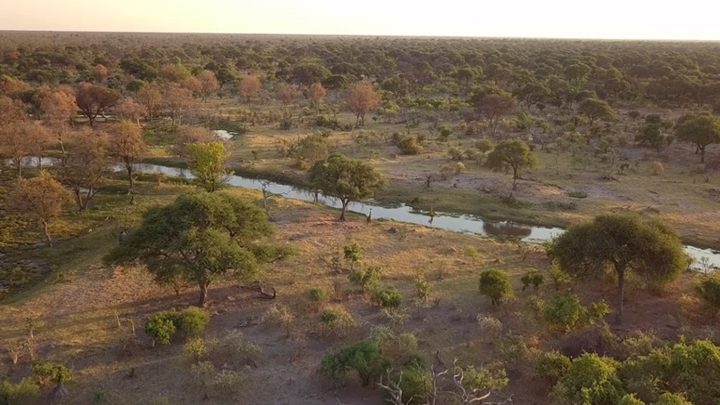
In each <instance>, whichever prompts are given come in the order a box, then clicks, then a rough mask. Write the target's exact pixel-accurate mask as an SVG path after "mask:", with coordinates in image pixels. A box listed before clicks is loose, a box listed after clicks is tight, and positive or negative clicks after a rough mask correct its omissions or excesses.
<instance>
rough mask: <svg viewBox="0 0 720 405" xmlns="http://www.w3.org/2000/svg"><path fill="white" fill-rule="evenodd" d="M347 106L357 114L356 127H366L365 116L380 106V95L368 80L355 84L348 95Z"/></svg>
mask: <svg viewBox="0 0 720 405" xmlns="http://www.w3.org/2000/svg"><path fill="white" fill-rule="evenodd" d="M346 102H347V106H348V109H349V110H350V111H352V112H353V113H354V114H355V118H356V120H355V126H359V127H361V126H363V125H365V115H366V114H367V113H369V112H371V111H373V110H375V109H376V108H377V106H378V105H379V104H380V95H379V94H378V93H377V91H375V87H374V86H373V84H372V83H371V82H370V81H368V80H363V81H360V82H358V83H355V84H354V85H353V86H352V87H351V88H350V90H349V91H348V94H347V100H346Z"/></svg>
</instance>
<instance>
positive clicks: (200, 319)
mask: <svg viewBox="0 0 720 405" xmlns="http://www.w3.org/2000/svg"><path fill="white" fill-rule="evenodd" d="M208 322H210V315H209V314H208V313H207V312H205V311H204V310H203V309H201V308H198V307H188V308H187V309H186V310H185V311H183V313H182V314H180V317H179V318H178V325H177V329H178V330H179V331H180V332H182V334H183V335H185V337H198V336H201V335H202V334H203V333H205V328H206V327H207V324H208Z"/></svg>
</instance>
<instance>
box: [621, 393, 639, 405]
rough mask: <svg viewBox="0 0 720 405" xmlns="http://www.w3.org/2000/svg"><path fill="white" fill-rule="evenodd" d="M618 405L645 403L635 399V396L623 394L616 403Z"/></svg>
mask: <svg viewBox="0 0 720 405" xmlns="http://www.w3.org/2000/svg"><path fill="white" fill-rule="evenodd" d="M618 405H645V402H643V401H641V400H639V399H637V398H636V397H635V394H625V395H624V396H623V397H622V398H621V399H620V402H618Z"/></svg>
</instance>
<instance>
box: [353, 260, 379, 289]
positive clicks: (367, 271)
mask: <svg viewBox="0 0 720 405" xmlns="http://www.w3.org/2000/svg"><path fill="white" fill-rule="evenodd" d="M381 276H382V269H381V268H380V267H377V266H367V267H361V268H358V269H355V270H352V271H351V272H350V276H349V278H350V282H351V283H353V284H355V285H358V286H360V287H362V288H363V289H364V290H366V289H370V288H371V287H373V286H375V285H377V284H379V283H380V278H381Z"/></svg>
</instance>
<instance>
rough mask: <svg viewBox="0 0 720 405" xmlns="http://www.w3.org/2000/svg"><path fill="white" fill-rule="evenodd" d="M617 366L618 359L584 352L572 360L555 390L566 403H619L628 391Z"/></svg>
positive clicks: (555, 393) (614, 404)
mask: <svg viewBox="0 0 720 405" xmlns="http://www.w3.org/2000/svg"><path fill="white" fill-rule="evenodd" d="M617 367H618V363H617V362H616V361H615V360H612V359H610V358H607V357H600V356H598V355H597V354H595V353H585V354H583V355H581V356H579V357H577V358H575V359H574V360H573V361H572V363H571V365H570V368H569V369H568V371H567V373H565V375H563V376H562V377H561V378H560V380H559V381H558V383H557V384H556V385H555V387H554V389H553V393H554V395H555V396H556V397H557V398H558V399H559V400H561V401H562V402H563V403H565V404H592V405H616V404H618V403H619V402H620V399H621V398H622V397H623V396H624V395H625V392H624V391H623V388H622V383H621V382H620V379H619V378H618V375H617Z"/></svg>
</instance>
